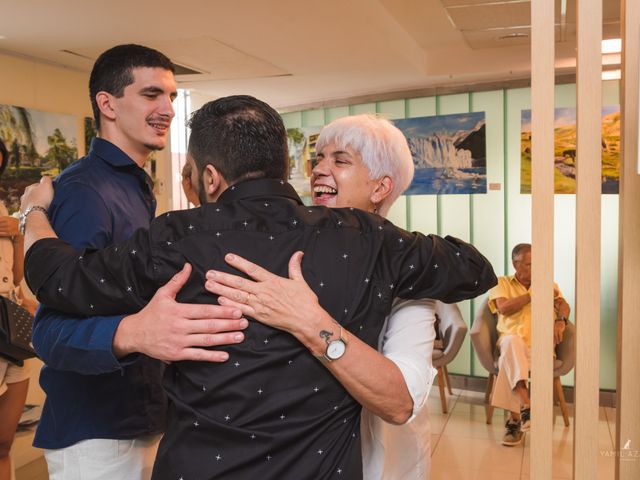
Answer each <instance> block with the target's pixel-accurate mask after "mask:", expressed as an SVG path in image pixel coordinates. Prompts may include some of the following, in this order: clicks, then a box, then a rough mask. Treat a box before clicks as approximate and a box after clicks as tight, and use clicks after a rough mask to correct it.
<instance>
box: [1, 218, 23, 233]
mask: <svg viewBox="0 0 640 480" xmlns="http://www.w3.org/2000/svg"><path fill="white" fill-rule="evenodd" d="M18 233H20V232H19V231H18V219H17V218H13V217H9V216H4V217H0V237H16V236H18Z"/></svg>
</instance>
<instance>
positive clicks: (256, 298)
mask: <svg viewBox="0 0 640 480" xmlns="http://www.w3.org/2000/svg"><path fill="white" fill-rule="evenodd" d="M303 255H304V253H303V252H296V253H294V254H293V255H292V257H291V259H290V260H289V278H284V277H280V276H278V275H274V274H273V273H271V272H269V271H267V270H265V269H264V268H262V267H260V266H258V265H256V264H255V263H252V262H250V261H248V260H246V259H244V258H242V257H240V256H238V255H234V254H227V255H226V256H225V261H226V262H227V263H228V264H229V265H231V266H232V267H234V268H236V269H238V270H240V271H241V272H243V273H246V274H247V275H248V276H249V277H251V278H252V279H253V280H248V279H246V278H243V277H240V276H237V275H232V274H229V273H224V272H219V271H217V270H209V271H208V272H207V274H206V278H207V281H206V283H205V288H206V289H207V290H208V291H209V292H211V293H215V294H216V295H219V296H220V298H219V299H218V302H219V303H220V305H225V306H231V307H236V308H238V309H240V310H241V311H242V313H243V315H246V316H250V317H253V318H255V319H256V320H258V321H259V322H262V323H264V324H266V325H269V326H271V327H274V328H278V329H280V330H286V331H288V332H290V333H292V334H294V335H296V336H298V335H297V334H301V333H302V331H303V330H306V329H307V328H309V327H312V326H313V324H314V323H315V322H314V318H316V317H319V316H322V313H324V314H325V315H326V312H324V310H322V308H321V307H320V304H319V303H318V297H317V296H316V294H315V293H314V292H313V290H311V288H309V285H307V283H306V282H305V280H304V277H303V276H302V268H301V263H302V257H303ZM314 309H317V310H318V315H313V314H310V313H312V312H313V311H314ZM321 312H322V313H321Z"/></svg>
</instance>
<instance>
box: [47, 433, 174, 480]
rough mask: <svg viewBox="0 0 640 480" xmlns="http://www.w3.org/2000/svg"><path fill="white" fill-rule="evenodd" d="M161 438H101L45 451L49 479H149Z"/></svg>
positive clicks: (155, 436)
mask: <svg viewBox="0 0 640 480" xmlns="http://www.w3.org/2000/svg"><path fill="white" fill-rule="evenodd" d="M160 437H161V435H153V436H145V437H138V438H135V439H132V440H111V439H102V438H97V439H91V440H83V441H81V442H78V443H76V444H74V445H71V446H70V447H65V448H60V449H57V450H45V453H44V456H45V458H46V460H47V468H48V469H49V480H120V479H122V480H149V479H150V478H151V471H152V469H153V462H154V460H155V458H156V451H157V449H158V443H159V442H160Z"/></svg>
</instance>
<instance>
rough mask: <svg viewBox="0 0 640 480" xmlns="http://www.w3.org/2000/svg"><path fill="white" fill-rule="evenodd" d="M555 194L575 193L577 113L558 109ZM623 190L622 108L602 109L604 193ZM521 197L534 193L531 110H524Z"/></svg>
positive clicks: (554, 160)
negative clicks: (621, 179)
mask: <svg viewBox="0 0 640 480" xmlns="http://www.w3.org/2000/svg"><path fill="white" fill-rule="evenodd" d="M554 130H555V142H554V158H553V163H554V167H555V172H554V185H555V193H576V164H577V162H578V158H577V154H576V109H575V108H573V107H571V108H556V109H555V122H554ZM619 186H620V105H610V106H606V107H603V108H602V193H611V194H617V193H618V192H619ZM520 193H531V110H522V117H521V129H520Z"/></svg>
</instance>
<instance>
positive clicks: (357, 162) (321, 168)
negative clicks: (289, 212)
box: [311, 142, 379, 212]
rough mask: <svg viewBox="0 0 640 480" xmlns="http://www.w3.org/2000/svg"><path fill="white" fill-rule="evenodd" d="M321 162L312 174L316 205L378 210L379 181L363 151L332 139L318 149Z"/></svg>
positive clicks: (312, 189)
mask: <svg viewBox="0 0 640 480" xmlns="http://www.w3.org/2000/svg"><path fill="white" fill-rule="evenodd" d="M317 162H318V163H317V164H316V166H315V168H314V169H313V172H312V174H311V191H312V195H313V204H314V205H324V206H327V207H353V208H360V209H362V210H366V211H368V212H372V211H373V210H374V208H375V206H376V204H377V203H378V202H379V200H378V199H377V196H376V192H377V190H378V186H379V181H378V180H373V179H371V178H370V173H369V169H368V168H367V167H366V166H365V164H364V162H363V161H362V156H361V155H360V154H359V153H357V152H355V151H354V150H353V149H352V148H351V147H348V146H347V147H345V148H338V146H337V145H336V144H335V143H334V142H330V143H327V144H326V145H325V146H324V148H323V149H322V150H320V151H318V152H317Z"/></svg>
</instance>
